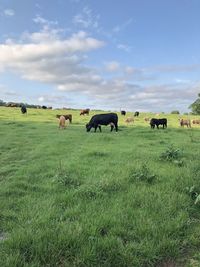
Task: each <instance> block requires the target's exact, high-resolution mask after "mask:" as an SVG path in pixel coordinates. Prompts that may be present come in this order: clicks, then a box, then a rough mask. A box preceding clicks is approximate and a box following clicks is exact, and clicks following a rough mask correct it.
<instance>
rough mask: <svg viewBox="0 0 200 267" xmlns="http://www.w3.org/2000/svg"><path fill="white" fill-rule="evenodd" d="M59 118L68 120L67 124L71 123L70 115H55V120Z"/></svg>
mask: <svg viewBox="0 0 200 267" xmlns="http://www.w3.org/2000/svg"><path fill="white" fill-rule="evenodd" d="M60 116H64V117H65V119H66V120H69V122H70V123H72V114H66V115H56V118H58V119H60Z"/></svg>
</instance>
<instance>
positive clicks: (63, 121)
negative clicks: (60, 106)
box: [59, 115, 65, 129]
mask: <svg viewBox="0 0 200 267" xmlns="http://www.w3.org/2000/svg"><path fill="white" fill-rule="evenodd" d="M60 128H61V129H65V117H64V116H62V115H61V116H60V118H59V129H60Z"/></svg>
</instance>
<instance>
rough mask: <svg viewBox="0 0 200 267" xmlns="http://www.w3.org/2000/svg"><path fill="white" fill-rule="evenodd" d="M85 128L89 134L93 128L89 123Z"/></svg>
mask: <svg viewBox="0 0 200 267" xmlns="http://www.w3.org/2000/svg"><path fill="white" fill-rule="evenodd" d="M85 127H86V130H87V132H89V131H90V130H91V128H92V126H91V125H90V124H89V123H87V124H86V125H85Z"/></svg>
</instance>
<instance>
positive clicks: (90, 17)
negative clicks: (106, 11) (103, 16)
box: [72, 7, 100, 29]
mask: <svg viewBox="0 0 200 267" xmlns="http://www.w3.org/2000/svg"><path fill="white" fill-rule="evenodd" d="M99 18H100V16H99V15H96V14H94V13H93V11H92V10H91V9H90V8H88V7H84V8H83V10H82V12H81V13H79V14H77V15H75V16H74V18H73V20H72V22H73V23H74V24H75V25H77V26H81V27H83V28H89V27H91V28H96V29H97V28H98V27H99Z"/></svg>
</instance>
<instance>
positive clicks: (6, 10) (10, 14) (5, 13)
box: [3, 9, 15, 17]
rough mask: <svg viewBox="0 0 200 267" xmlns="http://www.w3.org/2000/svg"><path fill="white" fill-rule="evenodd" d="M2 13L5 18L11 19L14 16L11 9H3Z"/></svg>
mask: <svg viewBox="0 0 200 267" xmlns="http://www.w3.org/2000/svg"><path fill="white" fill-rule="evenodd" d="M3 13H4V15H5V16H7V17H12V16H14V15H15V11H14V10H13V9H5V10H4V11H3Z"/></svg>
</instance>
